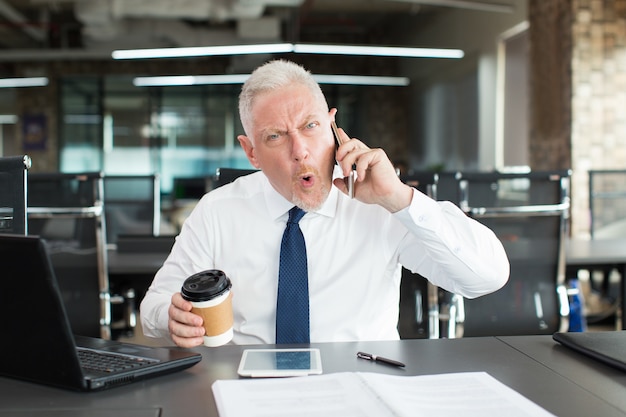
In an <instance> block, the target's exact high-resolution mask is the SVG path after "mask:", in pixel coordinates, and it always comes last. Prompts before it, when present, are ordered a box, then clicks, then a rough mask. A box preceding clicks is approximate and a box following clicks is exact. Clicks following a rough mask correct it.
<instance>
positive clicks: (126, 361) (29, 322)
mask: <svg viewBox="0 0 626 417" xmlns="http://www.w3.org/2000/svg"><path fill="white" fill-rule="evenodd" d="M0 270H1V271H2V273H1V278H0V323H1V327H0V331H1V332H2V334H3V337H2V341H3V342H2V349H1V353H0V375H1V376H7V377H11V378H18V379H23V380H28V381H32V382H36V383H41V384H46V385H53V386H57V387H61V388H65V389H71V390H77V391H97V390H102V389H107V388H112V387H115V386H118V385H124V384H128V383H131V382H135V381H139V380H142V379H146V378H150V377H154V376H157V375H162V374H166V373H171V372H175V371H179V370H182V369H185V368H189V367H191V366H192V365H194V364H196V363H198V362H199V361H200V360H201V359H202V356H201V355H200V354H199V353H196V352H192V351H189V350H185V349H182V348H176V347H170V348H161V347H148V346H142V345H135V344H131V343H121V342H116V341H111V340H104V339H99V338H92V337H84V336H74V335H73V334H72V331H71V328H70V323H69V320H68V318H67V314H66V312H65V308H64V305H63V301H62V298H61V293H60V291H59V286H58V283H57V281H56V278H55V275H54V271H53V269H52V263H51V262H50V258H49V256H48V252H47V250H46V245H45V241H44V240H42V239H41V238H40V237H38V236H22V235H6V234H5V235H3V234H0ZM94 302H97V301H96V300H94ZM92 356H93V357H96V359H95V360H92V359H90V357H92ZM88 361H91V362H92V364H91V365H89V366H87V365H86V363H87V362H88ZM94 361H95V364H94ZM119 361H121V362H123V366H122V367H118V366H117V365H113V364H112V363H113V362H119ZM83 365H84V366H83Z"/></svg>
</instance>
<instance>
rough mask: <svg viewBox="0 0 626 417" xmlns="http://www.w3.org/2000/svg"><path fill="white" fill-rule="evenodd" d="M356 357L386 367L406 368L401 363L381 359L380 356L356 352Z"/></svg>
mask: <svg viewBox="0 0 626 417" xmlns="http://www.w3.org/2000/svg"><path fill="white" fill-rule="evenodd" d="M356 356H357V357H358V358H361V359H366V360H368V361H375V362H381V363H386V364H387V365H392V366H399V367H401V368H404V367H405V366H406V365H405V364H403V363H402V362H398V361H394V360H393V359H387V358H383V357H382V356H377V355H372V354H371V353H365V352H357V353H356Z"/></svg>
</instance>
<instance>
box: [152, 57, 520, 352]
mask: <svg viewBox="0 0 626 417" xmlns="http://www.w3.org/2000/svg"><path fill="white" fill-rule="evenodd" d="M336 111H337V110H336V109H329V108H328V104H327V102H326V99H325V97H324V95H323V93H322V91H321V89H320V87H319V85H318V84H317V83H316V82H315V81H314V80H313V78H312V77H311V75H310V74H309V73H308V72H307V71H306V70H304V69H303V68H302V67H300V66H298V65H296V64H294V63H291V62H287V61H282V60H281V61H272V62H270V63H267V64H265V65H262V66H261V67H259V68H257V70H255V71H254V72H253V73H252V75H251V77H250V78H249V79H248V80H247V81H246V83H245V84H244V86H243V88H242V92H241V95H240V102H239V112H240V117H241V121H242V124H243V127H244V130H245V133H246V134H245V135H241V136H239V137H238V140H239V143H240V144H241V146H242V148H243V149H244V151H245V152H246V155H247V157H248V159H249V161H250V163H251V164H252V165H253V166H254V167H255V168H258V169H260V170H261V172H257V173H254V174H251V175H248V176H245V177H241V178H239V179H238V180H236V181H235V182H233V183H232V184H228V185H226V186H223V187H220V188H218V189H216V190H214V191H212V192H210V193H208V194H207V195H205V196H204V197H203V198H202V199H201V201H200V202H199V203H198V204H197V206H196V208H195V209H194V211H193V212H192V213H191V215H190V216H189V218H188V219H187V220H186V222H185V224H184V225H183V227H182V230H181V232H180V235H179V236H178V237H177V240H176V243H175V245H174V247H173V248H172V252H171V253H170V255H169V257H168V258H167V260H166V261H165V263H164V265H163V267H162V268H161V269H160V270H159V271H158V272H157V274H156V276H155V278H154V281H153V283H152V285H151V286H150V288H149V290H148V292H147V294H146V296H145V298H144V300H143V302H142V304H141V320H142V324H143V328H144V332H145V333H146V335H148V336H153V337H164V336H169V337H171V339H172V340H173V341H174V342H175V343H176V344H177V345H179V346H183V347H192V346H197V345H200V344H202V342H203V338H202V336H203V334H204V328H203V327H202V318H201V317H199V316H197V315H195V314H193V313H191V311H190V310H191V304H190V303H189V302H187V301H185V300H184V299H183V298H182V296H181V295H180V288H181V286H182V283H183V281H184V280H185V279H186V278H187V277H189V276H190V275H192V274H194V273H197V272H199V271H203V270H207V269H219V270H222V271H224V272H225V273H226V275H227V276H228V277H229V278H230V279H231V281H232V293H233V299H232V302H233V312H234V321H235V323H234V337H233V342H234V343H237V344H253V343H275V342H277V339H276V327H275V326H276V316H277V292H278V276H279V253H280V252H281V237H282V235H283V232H284V230H285V224H286V222H287V218H288V212H289V211H290V209H291V208H292V207H293V206H297V207H300V208H301V209H303V210H304V211H305V212H306V214H305V215H304V217H302V219H301V220H300V222H299V226H300V228H301V230H302V234H303V235H304V238H305V241H306V259H307V262H306V263H307V266H308V291H309V297H308V301H309V314H310V315H309V320H310V341H311V342H326V341H348V340H390V339H398V332H397V329H396V326H397V320H398V308H399V306H398V305H399V286H400V275H401V265H403V266H405V267H407V268H408V269H410V270H412V271H413V272H416V273H419V274H421V275H422V276H424V277H426V278H428V279H429V280H430V281H432V282H433V283H435V284H436V285H438V286H440V287H442V288H445V289H446V290H448V291H451V292H454V293H457V294H461V295H462V296H464V297H468V298H473V297H477V296H480V295H484V294H487V293H490V292H493V291H495V290H497V289H499V288H500V287H502V286H503V285H504V284H505V283H506V281H507V279H508V275H509V263H508V259H507V257H506V254H505V252H504V249H503V247H502V245H501V243H500V241H499V240H498V239H497V238H496V237H495V235H494V234H493V233H492V232H491V230H489V229H488V228H486V227H484V226H483V225H481V224H480V223H478V222H476V221H474V220H472V219H469V218H468V217H467V216H466V215H465V214H464V213H463V212H462V211H461V210H459V209H458V208H457V207H456V206H455V205H453V204H452V203H449V202H436V201H434V200H432V199H430V198H429V197H427V196H425V195H424V194H422V193H420V192H419V191H417V190H416V189H413V188H411V187H409V186H407V185H406V184H404V183H402V182H401V181H400V179H399V178H398V176H397V175H396V172H395V169H394V166H393V164H392V163H391V161H390V160H389V158H388V157H387V155H386V154H385V152H384V151H383V150H381V149H370V148H368V147H367V146H366V145H365V144H364V143H363V142H361V141H359V140H358V139H354V138H350V137H348V135H347V134H346V133H345V132H344V131H343V130H341V129H339V135H340V137H341V139H342V141H343V142H344V143H343V144H342V145H341V146H340V147H339V148H338V149H336V147H335V139H334V137H333V133H332V130H331V122H333V121H334V119H335V114H336ZM335 161H337V163H338V164H339V167H337V168H335V167H334V165H335ZM353 165H355V166H356V172H357V180H356V183H355V186H354V198H353V199H351V198H349V197H348V195H347V187H346V182H345V181H344V177H347V176H348V175H349V173H350V171H351V169H352V166H353ZM307 336H308V333H307ZM278 343H280V342H278Z"/></svg>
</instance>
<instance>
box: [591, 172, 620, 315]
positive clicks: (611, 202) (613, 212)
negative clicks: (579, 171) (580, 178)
mask: <svg viewBox="0 0 626 417" xmlns="http://www.w3.org/2000/svg"><path fill="white" fill-rule="evenodd" d="M588 175H589V177H588V178H589V218H590V224H589V232H590V235H591V239H594V240H600V239H614V238H619V237H622V236H624V235H625V234H626V170H624V169H612V170H589V172H588ZM614 270H615V271H618V273H619V272H620V268H619V265H607V266H605V267H603V268H597V267H595V268H589V269H588V271H589V273H590V275H591V276H590V284H591V288H592V289H593V290H594V291H596V292H597V293H598V294H599V295H600V296H601V297H602V298H603V299H604V300H607V301H609V302H610V303H611V305H610V306H609V307H608V308H605V309H604V310H603V311H601V312H599V313H598V314H594V315H590V316H588V320H589V321H590V322H594V321H599V320H602V319H603V318H606V317H607V316H610V315H612V314H614V312H615V311H617V307H618V304H619V303H620V296H619V293H620V291H619V288H615V287H616V286H615V285H611V282H610V281H611V280H610V275H611V272H613V271H614ZM598 274H599V276H600V279H599V280H597V279H596V278H597V275H598Z"/></svg>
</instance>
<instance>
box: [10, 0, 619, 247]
mask: <svg viewBox="0 0 626 417" xmlns="http://www.w3.org/2000/svg"><path fill="white" fill-rule="evenodd" d="M1 3H2V5H3V6H9V7H12V8H13V9H14V10H16V11H18V12H21V13H22V16H23V17H24V18H25V19H24V20H23V21H21V22H20V21H15V20H13V19H12V18H11V17H10V15H9V14H7V13H6V12H3V13H2V15H3V20H4V24H3V25H2V28H1V30H2V33H3V36H2V37H0V43H2V44H3V45H2V46H3V50H2V51H1V52H0V76H1V77H2V78H10V77H31V76H45V77H47V78H48V80H49V83H48V85H47V86H45V87H35V88H8V89H0V115H2V118H1V119H0V121H1V122H2V125H1V130H0V131H1V135H0V138H1V141H0V145H1V146H0V154H2V155H15V154H19V153H23V152H27V153H29V154H30V155H31V156H32V158H33V162H34V163H33V168H32V171H33V172H38V171H46V172H48V171H55V170H61V171H69V172H72V171H73V172H75V171H81V170H89V171H93V170H103V171H105V172H106V173H107V174H149V173H153V172H158V173H159V174H161V176H162V189H163V191H164V192H165V193H168V192H171V184H172V180H173V178H174V177H176V176H182V177H185V176H194V175H206V174H210V173H212V172H213V171H214V168H215V167H217V166H230V167H240V168H241V167H243V168H245V167H248V165H247V161H246V160H245V157H244V155H243V153H242V152H241V150H240V149H239V147H238V144H237V141H236V135H237V134H239V133H241V131H242V129H241V127H240V125H239V122H238V115H237V111H236V99H237V94H238V91H239V88H240V86H239V85H205V86H186V87H182V86H179V87H135V86H133V84H132V80H133V78H134V77H135V76H140V75H143V76H147V75H183V74H189V75H194V74H195V75H207V74H224V73H245V72H249V71H250V70H252V69H253V68H254V67H255V66H256V65H258V64H259V63H261V62H263V61H264V60H266V59H268V58H269V56H238V57H229V56H222V57H204V58H193V59H180V58H179V59H170V60H143V61H114V60H113V59H111V55H110V52H111V50H112V49H116V48H130V47H137V46H140V44H142V45H147V43H146V42H147V41H148V40H150V41H151V42H152V43H151V44H150V45H151V46H187V45H183V44H181V42H185V40H181V39H187V40H189V39H191V41H194V42H196V43H201V44H206V43H207V42H211V41H212V40H214V41H215V42H216V43H227V42H229V41H230V42H232V41H235V40H237V38H238V37H240V36H241V35H243V36H248V37H249V36H253V37H254V36H259V34H261V38H257V39H254V41H256V42H260V41H263V42H278V41H288V42H295V41H297V42H308V43H346V44H376V45H395V46H419V47H440V48H460V49H463V50H464V52H465V56H464V58H462V59H460V60H447V59H445V60H444V59H422V58H389V57H384V58H380V57H379V58H368V57H362V56H358V57H355V56H352V57H349V56H332V55H294V54H281V55H276V57H285V58H289V59H293V60H295V61H297V62H300V63H302V64H304V65H305V66H307V67H308V68H310V69H311V71H312V72H314V73H326V74H327V73H342V74H352V75H392V76H403V77H408V78H409V80H410V84H409V85H408V86H406V87H381V86H348V85H325V86H324V90H325V91H326V93H327V95H328V98H329V102H330V104H331V106H336V107H338V108H339V109H340V113H339V115H338V118H339V122H340V123H341V124H342V126H344V128H345V129H346V130H347V131H349V132H350V134H351V135H353V136H357V137H360V138H362V139H364V140H365V141H366V142H367V143H368V144H370V145H371V146H381V147H383V148H385V149H386V150H387V152H388V153H389V155H390V157H391V158H392V159H393V160H394V161H396V162H397V163H399V164H400V163H402V164H405V165H406V166H408V167H409V169H433V168H436V169H443V170H448V171H451V170H466V171H468V170H491V169H503V168H506V167H512V166H513V167H517V166H529V167H530V168H532V169H535V170H541V169H565V168H572V169H573V177H572V190H571V195H572V216H571V225H570V227H571V233H572V234H573V235H582V236H584V235H586V234H588V233H589V215H588V212H589V207H588V195H587V194H588V192H587V181H588V179H587V171H588V170H589V169H600V168H623V166H624V161H625V160H626V155H624V153H625V152H626V147H625V146H624V141H626V117H625V114H624V112H626V0H612V1H609V0H603V1H600V0H551V1H547V2H546V1H543V0H508V1H507V0H500V1H495V0H491V1H486V0H485V1H462V2H446V1H445V0H441V1H432V2H431V1H429V2H425V3H424V4H423V3H421V2H419V1H415V2H393V1H389V0H379V1H370V2H365V3H363V2H351V1H347V2H340V3H341V5H334V6H333V4H332V3H333V2H327V1H321V0H318V1H312V2H311V1H306V2H294V4H293V5H287V3H289V2H278V3H282V5H281V6H276V5H272V4H269V3H262V5H265V6H266V7H265V8H264V9H263V10H264V12H263V16H262V17H263V18H270V19H269V22H270V23H269V26H256V28H257V29H256V30H248V31H246V32H245V33H242V31H243V30H244V29H242V27H241V26H239V25H237V24H236V22H237V19H235V18H233V19H225V20H224V21H221V22H218V23H216V21H218V20H219V19H216V18H215V16H214V17H213V18H211V19H209V18H202V19H193V17H194V15H193V13H196V16H198V14H197V10H196V9H193V7H192V6H193V5H194V4H196V3H194V2H181V3H178V2H135V5H136V7H135V9H133V10H130V9H124V8H123V5H124V4H125V3H124V2H109V3H108V4H109V7H110V8H106V7H105V6H103V5H102V4H101V3H100V6H101V7H99V8H98V7H95V6H94V5H97V4H98V2H93V1H80V2H78V1H52V0H51V1H39V0H38V1H25V2H24V1H8V0H5V1H2V2H1ZM79 3H82V4H81V5H80V6H81V8H80V11H81V13H76V7H77V6H78V5H79ZM206 3H210V2H197V4H196V5H200V4H206ZM231 3H232V4H231ZM231 3H229V4H231V6H233V7H231V11H232V10H235V9H236V8H235V7H234V6H236V3H237V2H231ZM259 3H260V2H259ZM335 3H337V2H335ZM450 3H456V4H457V5H458V4H461V5H462V6H455V7H452V6H450ZM177 4H178V6H180V7H178V8H177V7H176V5H177ZM296 4H297V5H296ZM433 4H434V5H433ZM142 5H143V7H144V9H141V8H140V6H142ZM89 6H91V7H89ZM182 6H186V7H187V9H185V8H184V7H182ZM2 10H6V8H5V7H3V8H2ZM124 13H126V14H124ZM159 13H160V14H161V16H160V17H158V16H157V15H159ZM166 15H169V16H170V17H173V18H170V19H164V18H163V16H166ZM131 22H132V23H134V24H131ZM259 22H260V23H259V24H261V23H262V22H265V24H267V22H268V21H267V20H262V19H261V20H259ZM272 22H273V23H272ZM277 22H278V23H277ZM259 28H260V29H259ZM29 29H30V30H29ZM35 29H39V32H36V33H39V34H41V33H44V37H43V38H37V35H36V34H33V32H32V30H35ZM86 29H89V30H86ZM140 29H141V30H140ZM142 33H143V34H144V35H145V34H146V33H147V34H149V35H150V36H149V37H148V38H141V36H137V34H142ZM184 35H189V36H187V38H186V37H185V36H184ZM247 40H250V39H249V38H248V39H247ZM120 41H121V42H122V43H120ZM155 41H161V42H160V44H159V45H157V44H155V43H154V42H155Z"/></svg>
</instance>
